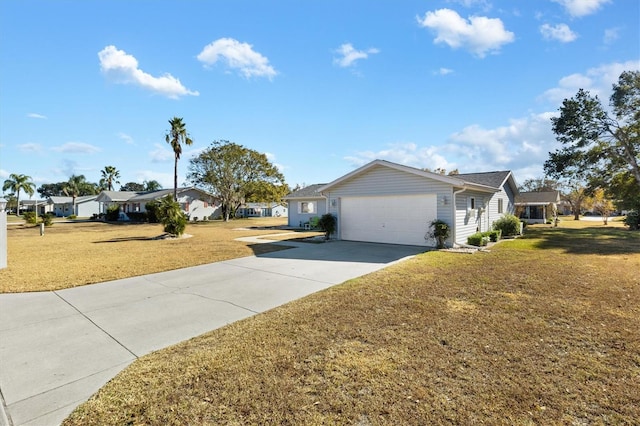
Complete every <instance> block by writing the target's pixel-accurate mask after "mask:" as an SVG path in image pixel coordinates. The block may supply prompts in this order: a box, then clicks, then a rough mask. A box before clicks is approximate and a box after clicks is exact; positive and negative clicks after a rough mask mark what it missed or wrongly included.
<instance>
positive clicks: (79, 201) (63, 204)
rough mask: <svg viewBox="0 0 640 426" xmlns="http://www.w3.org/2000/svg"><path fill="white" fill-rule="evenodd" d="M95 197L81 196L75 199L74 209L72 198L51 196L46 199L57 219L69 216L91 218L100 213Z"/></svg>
mask: <svg viewBox="0 0 640 426" xmlns="http://www.w3.org/2000/svg"><path fill="white" fill-rule="evenodd" d="M97 198H98V196H97V195H83V196H80V197H76V204H75V208H74V205H73V197H58V196H52V197H49V198H47V204H48V205H49V206H51V212H52V213H53V214H55V215H56V216H58V217H66V216H71V215H72V214H74V215H76V216H78V217H91V216H93V215H97V214H98V213H100V203H99V202H98V201H97V200H96V199H97Z"/></svg>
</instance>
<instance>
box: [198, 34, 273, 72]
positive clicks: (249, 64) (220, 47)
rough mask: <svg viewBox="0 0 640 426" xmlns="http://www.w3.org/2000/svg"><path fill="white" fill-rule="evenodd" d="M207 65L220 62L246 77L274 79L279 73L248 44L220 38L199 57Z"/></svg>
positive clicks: (203, 50) (206, 47) (205, 48)
mask: <svg viewBox="0 0 640 426" xmlns="http://www.w3.org/2000/svg"><path fill="white" fill-rule="evenodd" d="M197 58H198V60H199V61H200V62H202V63H204V64H205V65H214V64H215V63H216V62H218V60H222V61H224V62H226V64H227V66H228V67H229V68H232V69H236V70H238V71H239V72H240V73H241V74H242V75H243V76H244V77H246V78H251V77H267V78H269V79H272V78H273V77H275V76H276V75H277V74H278V73H277V71H276V70H275V69H274V68H273V67H272V66H271V65H269V59H267V58H266V57H264V56H262V55H261V54H260V53H258V52H256V51H254V50H253V46H252V45H250V44H248V43H241V42H239V41H238V40H235V39H232V38H220V39H218V40H216V41H214V42H212V43H210V44H208V45H207V46H205V47H204V49H202V52H200V54H199V55H198V56H197Z"/></svg>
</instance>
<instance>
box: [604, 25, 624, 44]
mask: <svg viewBox="0 0 640 426" xmlns="http://www.w3.org/2000/svg"><path fill="white" fill-rule="evenodd" d="M619 33H620V28H617V27H616V28H608V29H606V30H604V37H603V42H604V44H612V43H613V42H614V41H616V40H617V39H618V38H620V34H619Z"/></svg>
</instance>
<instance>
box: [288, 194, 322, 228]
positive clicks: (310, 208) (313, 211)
mask: <svg viewBox="0 0 640 426" xmlns="http://www.w3.org/2000/svg"><path fill="white" fill-rule="evenodd" d="M324 185H325V184H324V183H319V184H315V185H309V186H305V187H304V188H302V189H299V190H297V191H294V192H292V193H290V194H288V195H287V196H286V197H284V200H285V201H286V202H287V206H288V208H289V220H288V225H289V226H290V227H294V228H302V227H304V226H305V224H308V223H309V220H311V218H313V217H320V216H322V215H323V214H325V213H327V211H328V208H327V197H325V196H324V195H322V194H321V193H320V192H318V189H319V188H321V187H323V186H324Z"/></svg>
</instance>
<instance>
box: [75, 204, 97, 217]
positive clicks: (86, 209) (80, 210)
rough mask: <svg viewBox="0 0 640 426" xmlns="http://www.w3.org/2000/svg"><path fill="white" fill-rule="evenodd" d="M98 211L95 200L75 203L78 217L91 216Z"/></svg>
mask: <svg viewBox="0 0 640 426" xmlns="http://www.w3.org/2000/svg"><path fill="white" fill-rule="evenodd" d="M98 213H100V205H99V204H98V202H97V201H87V202H86V203H76V216H78V217H91V216H93V215H94V214H98Z"/></svg>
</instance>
